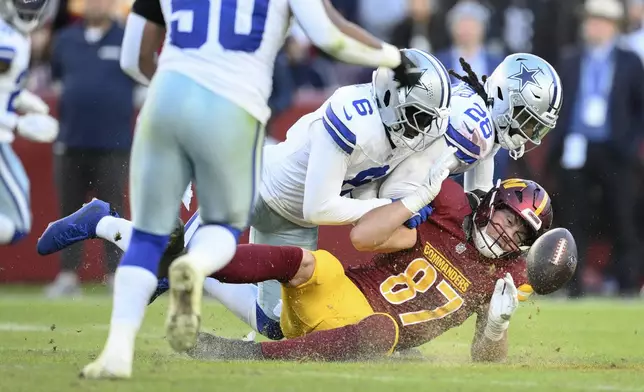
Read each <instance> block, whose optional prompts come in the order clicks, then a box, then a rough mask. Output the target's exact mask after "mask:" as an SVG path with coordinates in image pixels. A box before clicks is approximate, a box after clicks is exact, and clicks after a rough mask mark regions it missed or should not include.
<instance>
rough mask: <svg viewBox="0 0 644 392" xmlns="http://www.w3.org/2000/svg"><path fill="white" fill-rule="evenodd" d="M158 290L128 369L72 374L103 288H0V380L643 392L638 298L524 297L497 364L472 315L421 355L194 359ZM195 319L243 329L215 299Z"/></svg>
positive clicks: (95, 349) (236, 333)
mask: <svg viewBox="0 0 644 392" xmlns="http://www.w3.org/2000/svg"><path fill="white" fill-rule="evenodd" d="M166 305H167V303H166V301H165V299H164V298H162V299H161V300H159V301H157V302H156V303H154V304H153V305H152V306H151V307H150V308H149V311H148V314H147V317H146V321H145V324H144V326H143V328H142V330H141V334H140V336H139V339H138V341H137V349H138V351H137V357H136V360H135V370H134V377H133V379H132V380H128V381H87V380H79V379H78V377H77V375H78V371H79V370H80V369H81V367H82V366H83V365H85V364H86V363H87V362H88V361H90V360H91V359H92V358H94V357H95V355H97V354H98V353H99V350H100V349H101V348H102V345H103V343H104V340H105V338H106V336H107V323H108V322H109V315H110V297H109V296H107V295H106V294H105V293H104V291H102V290H95V291H93V290H87V291H86V295H85V297H83V299H80V300H77V301H72V300H64V301H48V300H46V299H44V298H43V297H42V296H41V294H40V291H39V290H36V289H33V288H15V287H0V391H2V392H21V391H25V392H27V391H28V392H34V391H61V392H63V391H65V392H67V391H89V392H94V391H120V392H127V391H151V392H165V391H173V392H174V391H181V392H197V391H232V392H235V391H260V392H264V391H307V392H308V391H311V392H313V391H333V392H337V391H369V392H378V391H392V390H401V389H405V390H410V391H449V392H455V391H508V390H513V391H521V392H527V391H620V392H630V391H644V301H628V302H618V301H600V300H588V301H581V302H565V301H555V300H545V299H542V300H535V301H533V302H529V303H527V304H523V305H522V307H521V308H520V309H519V311H518V312H517V314H516V315H515V317H514V318H513V321H512V326H511V328H510V342H511V348H510V355H509V358H508V362H507V363H505V364H472V363H471V362H470V360H469V342H470V340H471V337H472V331H473V320H469V322H468V323H466V324H465V325H463V326H462V327H461V328H458V329H456V330H452V331H450V333H448V334H446V335H444V336H441V337H440V338H439V339H437V340H435V341H434V342H431V343H430V344H427V345H425V346H423V347H422V351H423V353H424V354H425V356H426V360H424V361H413V362H412V361H393V360H392V361H383V362H379V363H350V364H343V363H276V362H264V363H260V362H258V363H250V362H196V361H193V360H191V359H189V358H187V357H183V356H180V355H178V354H175V353H173V352H172V351H171V349H170V348H169V346H168V344H167V343H166V342H165V341H164V338H163V320H164V312H165V308H166ZM204 311H205V312H204V314H205V315H206V316H205V317H204V319H205V320H204V328H205V329H207V330H213V331H215V332H216V333H218V334H220V335H222V336H228V337H242V336H244V335H246V334H247V333H248V332H249V328H247V327H245V326H244V325H243V324H242V323H241V322H239V321H238V320H236V319H235V318H234V317H233V316H231V315H230V314H229V313H228V312H226V311H225V310H224V309H223V308H222V307H221V306H219V305H218V304H216V303H215V302H214V301H209V302H207V305H206V309H204Z"/></svg>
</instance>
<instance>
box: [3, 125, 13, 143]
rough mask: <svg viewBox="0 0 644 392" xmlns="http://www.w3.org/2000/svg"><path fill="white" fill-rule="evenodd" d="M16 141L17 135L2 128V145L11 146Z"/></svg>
mask: <svg viewBox="0 0 644 392" xmlns="http://www.w3.org/2000/svg"><path fill="white" fill-rule="evenodd" d="M14 140H16V135H15V134H14V133H13V131H10V130H8V129H6V128H3V127H0V144H1V143H7V144H10V143H13V141H14Z"/></svg>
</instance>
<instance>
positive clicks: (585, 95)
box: [0, 0, 644, 298]
mask: <svg viewBox="0 0 644 392" xmlns="http://www.w3.org/2000/svg"><path fill="white" fill-rule="evenodd" d="M332 3H333V4H334V5H335V7H336V8H337V9H338V10H339V11H340V12H341V13H342V14H343V15H344V16H345V17H346V18H347V19H349V20H350V21H352V22H354V23H357V24H359V25H360V26H362V27H364V28H366V29H367V30H368V31H370V32H371V33H373V34H374V35H376V36H377V37H379V38H381V39H382V40H385V41H388V42H390V43H392V44H394V45H397V46H399V47H416V48H419V49H423V50H426V51H429V52H431V53H433V54H435V55H436V56H437V57H438V58H439V59H440V60H441V61H442V62H443V63H444V64H445V66H446V67H447V68H448V69H449V68H453V69H455V70H456V71H457V72H462V70H461V69H460V68H459V67H458V58H459V57H464V58H465V59H466V60H467V61H468V62H469V63H470V64H471V65H472V66H473V69H474V70H475V71H476V72H477V74H479V75H489V74H490V73H491V72H492V71H493V70H494V68H495V67H496V65H497V64H498V63H499V62H501V60H502V59H503V58H504V56H506V55H507V54H510V53H515V52H531V53H534V54H537V55H539V56H541V57H543V58H544V59H546V60H547V61H549V62H550V63H551V64H553V65H554V66H555V68H556V69H557V70H558V72H559V74H560V76H561V78H562V83H563V86H564V104H563V105H564V106H563V109H562V112H561V116H560V119H559V122H558V126H557V128H556V129H555V130H554V131H553V132H552V133H551V134H550V135H549V136H548V137H546V139H545V143H544V144H543V145H542V146H541V147H540V148H538V149H536V150H534V151H532V152H530V153H529V154H527V155H526V156H525V157H524V158H523V159H521V160H519V161H511V160H510V159H509V158H508V156H507V154H505V153H503V152H501V153H499V154H498V155H499V156H497V158H496V160H497V171H496V176H498V177H508V176H522V177H527V178H530V179H534V180H536V181H538V182H539V183H541V184H542V185H543V186H545V187H546V189H548V190H549V193H550V194H551V196H552V198H553V205H554V208H555V220H556V225H558V226H564V227H567V228H569V229H570V230H571V231H572V232H573V234H574V235H575V237H576V239H577V244H578V247H579V253H580V259H581V262H580V264H579V268H578V271H577V274H576V276H575V278H574V279H573V281H572V282H571V283H570V285H569V287H568V288H567V289H566V290H562V292H561V293H558V294H557V295H560V296H562V297H570V298H578V297H582V296H584V295H602V296H622V297H635V296H638V295H639V293H640V289H641V287H642V282H643V277H644V276H643V273H644V268H643V264H644V247H643V245H642V244H644V229H643V228H642V225H641V224H640V222H644V144H643V143H642V141H643V140H644V67H643V66H642V59H643V58H644V23H643V22H644V0H586V1H584V0H480V1H473V0H461V1H457V0H332ZM130 5H131V1H128V0H58V1H57V2H56V3H52V7H53V8H52V12H53V17H52V21H51V23H49V24H48V25H47V26H45V27H44V28H42V29H40V30H39V31H36V32H35V33H34V34H33V37H32V39H33V42H32V51H33V52H32V66H31V70H30V73H29V75H28V81H27V88H28V89H29V90H31V91H33V92H35V93H37V94H39V95H40V96H42V97H43V98H44V99H45V100H46V101H47V102H48V103H49V105H50V106H51V109H52V112H53V113H54V114H55V115H56V116H57V117H58V118H59V120H60V124H61V133H60V136H59V140H58V141H57V142H56V143H54V144H53V145H39V144H33V143H29V142H26V141H22V140H17V141H16V142H15V143H14V148H15V149H16V152H17V153H18V154H19V156H20V157H21V159H22V160H23V163H24V165H25V168H26V170H27V172H28V174H29V177H30V179H31V186H32V189H31V197H32V209H33V214H34V224H33V229H32V233H31V235H30V236H29V237H28V238H27V239H26V240H25V241H23V242H22V243H20V244H19V245H18V246H14V247H11V248H3V249H2V250H1V251H0V252H1V256H0V283H18V282H30V283H37V284H44V285H46V286H45V289H44V293H43V295H46V296H48V297H51V298H55V297H61V296H78V295H81V294H82V293H81V290H80V286H79V282H81V281H103V282H105V284H106V285H108V286H110V285H111V279H112V273H113V271H114V269H115V266H116V263H117V262H118V257H119V255H118V253H117V252H116V250H115V249H112V248H109V247H106V248H105V249H104V248H103V246H102V244H100V243H99V242H98V241H96V242H95V243H88V244H85V246H84V247H80V246H79V247H77V248H72V249H69V250H68V251H65V252H62V253H60V254H58V255H53V256H49V257H40V256H38V255H37V254H36V251H35V242H36V240H37V238H38V236H39V234H40V233H41V232H42V230H44V228H45V227H46V225H47V223H48V222H50V221H52V220H55V219H58V218H59V217H61V216H62V215H66V214H69V213H71V212H73V211H75V210H76V209H77V208H79V207H80V205H81V204H82V203H83V202H85V201H87V200H89V199H90V198H91V197H92V196H95V197H100V198H102V199H104V200H106V201H109V202H110V203H112V204H113V205H114V206H116V207H117V209H118V210H119V211H121V212H123V213H124V215H125V216H127V215H128V210H129V206H128V202H127V173H128V167H127V166H128V159H129V148H130V145H131V141H132V125H133V123H134V119H135V116H136V114H137V110H138V108H139V107H140V105H141V103H142V102H143V100H144V98H145V93H146V91H145V88H143V87H141V86H137V85H136V84H135V83H134V82H132V80H131V79H129V78H128V77H126V76H125V75H124V74H123V73H122V72H121V71H120V69H119V62H118V59H119V53H120V44H121V40H122V37H123V25H124V21H125V18H126V17H127V14H128V12H129V8H130ZM371 72H372V70H371V69H365V68H361V67H356V66H350V65H346V64H339V63H337V62H336V61H334V60H333V59H331V58H329V57H328V56H326V55H325V54H324V53H321V52H320V51H319V50H317V49H316V48H314V47H312V45H311V44H310V43H309V41H308V40H307V38H306V36H305V34H304V33H303V32H302V31H301V30H300V29H299V27H298V26H297V25H296V24H295V25H294V26H293V28H292V29H291V32H290V36H289V38H288V40H287V42H286V44H285V46H284V48H283V50H282V52H281V53H280V55H279V57H278V60H277V62H276V64H275V73H274V91H273V95H272V96H271V99H270V106H271V108H272V110H273V116H272V118H271V120H270V123H269V126H268V133H269V134H270V136H271V138H272V140H273V141H279V140H283V139H284V135H285V132H286V130H287V129H288V127H289V126H290V125H291V124H293V123H294V122H295V121H296V120H297V119H298V118H299V117H300V116H301V115H303V114H305V113H308V112H310V111H313V110H315V109H316V108H317V107H318V106H319V105H320V104H321V103H322V102H323V100H324V99H326V98H327V97H328V96H329V95H330V94H331V92H332V91H333V90H334V89H335V88H337V87H338V86H340V85H344V84H352V83H365V82H369V81H370V79H371ZM598 105H599V106H598ZM602 105H603V106H602ZM194 205H195V204H194V203H193V209H194ZM189 215H190V213H189V212H187V211H184V216H183V217H184V218H185V219H187V218H188V217H189ZM347 233H348V230H347V229H346V228H342V227H326V228H323V230H322V231H321V234H320V247H321V248H325V249H328V250H331V251H333V252H334V253H336V254H337V255H338V256H339V258H340V259H345V260H353V261H359V260H364V259H368V258H369V257H370V255H369V254H365V253H358V252H356V251H355V250H353V249H352V247H351V245H350V243H349V241H348V236H347ZM244 238H247V237H244Z"/></svg>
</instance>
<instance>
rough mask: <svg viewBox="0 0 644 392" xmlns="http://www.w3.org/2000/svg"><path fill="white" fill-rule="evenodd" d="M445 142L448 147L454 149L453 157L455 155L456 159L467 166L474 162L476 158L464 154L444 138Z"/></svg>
mask: <svg viewBox="0 0 644 392" xmlns="http://www.w3.org/2000/svg"><path fill="white" fill-rule="evenodd" d="M445 141H447V144H448V145H450V146H452V147H456V152H455V153H454V155H456V158H458V159H459V160H460V161H462V162H465V163H467V164H468V165H471V164H472V163H474V162H476V158H474V157H471V156H469V155H467V154H466V153H464V152H463V150H461V149H460V148H459V146H457V145H455V144H454V143H452V142H451V141H450V140H449V139H447V138H445Z"/></svg>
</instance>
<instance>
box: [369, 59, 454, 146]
mask: <svg viewBox="0 0 644 392" xmlns="http://www.w3.org/2000/svg"><path fill="white" fill-rule="evenodd" d="M401 55H402V56H404V57H405V59H404V60H405V61H409V62H410V63H412V64H410V65H412V66H411V67H410V68H408V69H407V74H408V75H409V76H411V77H416V78H417V81H416V84H414V85H412V86H411V87H401V86H400V84H399V83H398V82H397V81H396V80H395V79H394V73H393V71H392V70H391V69H389V68H385V67H380V68H378V69H377V70H376V71H374V72H373V77H372V87H373V91H374V95H375V98H376V102H377V103H378V110H379V111H380V117H381V119H382V122H383V124H384V125H385V127H386V128H387V131H388V132H389V134H390V135H391V141H392V143H394V145H396V146H397V147H401V148H410V149H412V150H415V151H422V150H424V149H425V148H427V147H428V146H429V145H430V144H431V142H432V141H433V140H435V139H436V138H438V137H440V136H441V135H443V134H444V133H445V131H446V130H447V124H448V122H449V105H450V100H451V95H452V87H451V84H450V79H449V74H448V73H447V70H446V69H445V67H444V66H443V64H441V62H440V61H438V59H436V57H434V56H432V55H431V54H429V53H426V52H423V51H422V50H418V49H403V50H401ZM414 66H415V67H414Z"/></svg>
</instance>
